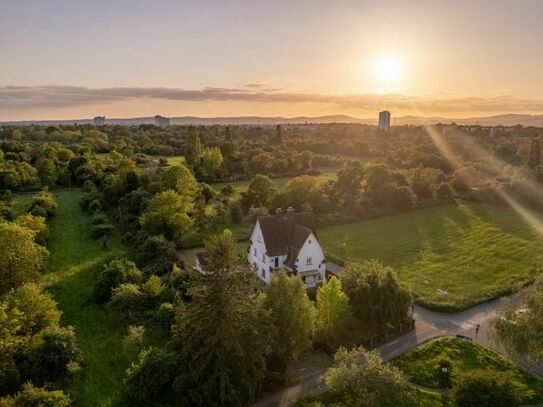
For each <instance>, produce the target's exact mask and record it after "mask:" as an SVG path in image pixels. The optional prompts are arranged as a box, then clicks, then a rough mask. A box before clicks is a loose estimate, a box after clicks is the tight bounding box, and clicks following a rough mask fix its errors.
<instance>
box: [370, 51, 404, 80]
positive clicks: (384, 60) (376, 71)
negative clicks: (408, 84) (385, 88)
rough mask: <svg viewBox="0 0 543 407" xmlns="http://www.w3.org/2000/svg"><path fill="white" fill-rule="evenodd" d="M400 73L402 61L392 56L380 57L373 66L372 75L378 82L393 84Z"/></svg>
mask: <svg viewBox="0 0 543 407" xmlns="http://www.w3.org/2000/svg"><path fill="white" fill-rule="evenodd" d="M401 73H402V61H401V60H400V59H399V58H397V57H395V56H392V55H382V56H380V57H378V58H377V59H376V60H375V62H374V64H373V75H374V76H375V79H376V80H378V81H379V82H387V83H388V82H394V81H397V80H398V79H399V78H400V75H401Z"/></svg>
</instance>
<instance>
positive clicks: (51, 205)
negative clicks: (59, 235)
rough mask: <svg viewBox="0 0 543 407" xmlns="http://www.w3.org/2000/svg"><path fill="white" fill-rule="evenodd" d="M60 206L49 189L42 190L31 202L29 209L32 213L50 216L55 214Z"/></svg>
mask: <svg viewBox="0 0 543 407" xmlns="http://www.w3.org/2000/svg"><path fill="white" fill-rule="evenodd" d="M57 208H58V204H57V203H56V201H55V197H54V196H53V194H51V193H50V192H49V191H46V190H44V191H40V192H39V193H38V195H36V196H35V197H34V199H33V200H32V203H31V204H30V208H29V211H30V213H32V215H35V216H43V217H45V218H49V217H51V216H54V215H55V213H56V211H57Z"/></svg>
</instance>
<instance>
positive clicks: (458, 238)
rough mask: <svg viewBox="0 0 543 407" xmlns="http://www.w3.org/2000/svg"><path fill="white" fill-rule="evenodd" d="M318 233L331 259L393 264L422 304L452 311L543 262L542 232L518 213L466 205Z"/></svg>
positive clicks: (517, 283) (514, 282) (512, 284)
mask: <svg viewBox="0 0 543 407" xmlns="http://www.w3.org/2000/svg"><path fill="white" fill-rule="evenodd" d="M533 216H539V217H541V215H535V214H534V215H533ZM319 238H320V240H321V242H322V243H323V245H324V247H325V250H326V253H327V256H328V257H329V258H332V259H335V258H339V260H340V261H342V262H344V261H361V260H365V259H377V260H379V261H381V262H383V263H384V264H387V265H391V266H393V267H394V268H395V270H396V271H397V272H398V275H399V277H400V279H401V280H402V281H404V282H405V283H407V284H408V285H410V286H411V287H412V289H413V290H414V292H415V294H416V296H417V302H418V303H419V304H421V305H424V306H428V307H430V308H434V309H439V310H445V311H458V310H461V309H465V308H468V307H470V306H473V305H475V304H477V303H480V302H483V301H486V300H489V299H492V298H495V297H497V296H500V295H503V294H507V293H509V292H511V291H513V290H516V289H518V288H519V287H521V286H523V285H525V284H527V283H529V282H530V281H532V280H533V278H534V276H535V275H536V268H537V266H539V265H540V264H541V263H542V260H543V237H542V236H541V235H539V234H538V233H537V232H536V230H535V229H534V228H533V227H532V226H530V225H528V224H527V223H526V222H525V221H524V220H523V218H522V217H521V216H520V215H519V214H518V213H516V212H515V211H513V210H511V209H509V208H506V207H496V206H491V205H483V204H476V203H467V202H460V203H458V204H451V205H447V206H440V207H436V208H431V209H423V210H417V211H412V212H409V213H405V214H400V215H395V216H389V217H386V218H382V219H378V220H372V221H360V222H354V223H350V224H343V225H337V226H332V227H327V228H322V229H321V230H319ZM438 289H441V290H445V291H447V292H448V295H446V296H440V295H439V294H438Z"/></svg>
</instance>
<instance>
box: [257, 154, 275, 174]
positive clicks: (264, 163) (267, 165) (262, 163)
mask: <svg viewBox="0 0 543 407" xmlns="http://www.w3.org/2000/svg"><path fill="white" fill-rule="evenodd" d="M273 161H274V157H273V156H272V155H271V154H270V153H259V154H256V155H254V156H253V157H252V158H251V168H252V169H253V171H255V172H261V173H268V172H269V171H270V169H271V167H272V165H273Z"/></svg>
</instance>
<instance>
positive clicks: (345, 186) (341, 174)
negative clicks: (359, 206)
mask: <svg viewBox="0 0 543 407" xmlns="http://www.w3.org/2000/svg"><path fill="white" fill-rule="evenodd" d="M364 174H365V172H364V166H363V165H362V163H361V162H360V161H352V162H349V163H347V164H345V165H344V166H343V168H341V169H340V170H339V171H338V173H337V180H336V181H335V183H334V185H333V188H332V189H333V192H334V194H335V195H336V196H338V197H339V198H340V200H341V203H342V205H349V204H352V203H354V202H356V201H357V200H358V199H359V198H360V193H361V190H362V181H363V179H364Z"/></svg>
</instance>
